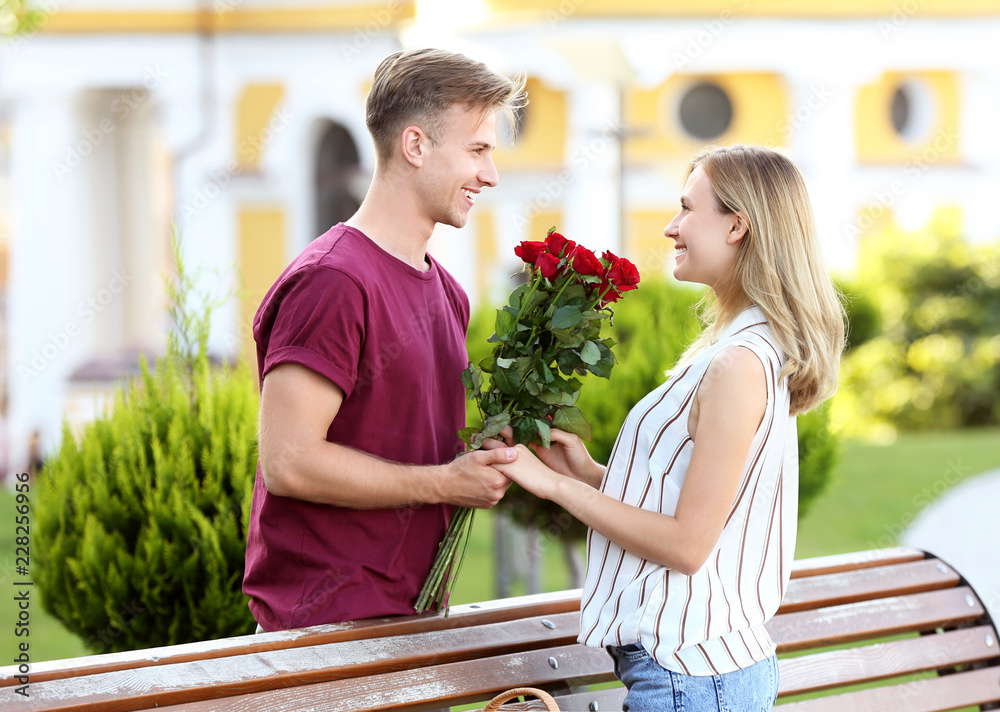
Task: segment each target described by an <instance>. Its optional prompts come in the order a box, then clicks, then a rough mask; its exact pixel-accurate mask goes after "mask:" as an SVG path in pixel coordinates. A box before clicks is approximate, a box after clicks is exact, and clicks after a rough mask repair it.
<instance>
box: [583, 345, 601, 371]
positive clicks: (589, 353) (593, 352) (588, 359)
mask: <svg viewBox="0 0 1000 712" xmlns="http://www.w3.org/2000/svg"><path fill="white" fill-rule="evenodd" d="M580 360H581V361H583V362H584V363H585V364H587V365H588V366H593V365H594V364H596V363H597V362H598V361H600V360H601V352H600V350H599V349H598V348H597V345H596V344H595V343H594V342H593V341H586V342H584V344H583V347H582V348H581V349H580Z"/></svg>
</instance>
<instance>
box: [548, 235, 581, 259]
mask: <svg viewBox="0 0 1000 712" xmlns="http://www.w3.org/2000/svg"><path fill="white" fill-rule="evenodd" d="M545 244H546V245H547V246H548V248H549V252H550V253H551V254H553V255H555V256H556V257H565V256H567V255H570V254H572V252H573V250H574V249H576V243H575V242H573V241H572V240H567V239H566V238H565V237H563V236H562V235H560V234H559V233H558V232H550V233H549V236H548V237H546V238H545Z"/></svg>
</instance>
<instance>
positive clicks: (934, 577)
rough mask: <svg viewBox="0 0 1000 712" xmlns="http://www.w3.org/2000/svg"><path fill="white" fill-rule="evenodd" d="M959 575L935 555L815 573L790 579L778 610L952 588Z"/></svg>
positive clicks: (796, 609) (791, 609) (789, 610)
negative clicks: (918, 559) (932, 557)
mask: <svg viewBox="0 0 1000 712" xmlns="http://www.w3.org/2000/svg"><path fill="white" fill-rule="evenodd" d="M960 581H961V577H960V576H959V575H958V574H957V573H956V572H955V570H954V569H952V568H951V567H950V566H946V565H945V564H944V563H942V562H940V561H938V560H936V559H923V560H920V561H908V562H904V563H900V564H889V565H887V566H879V567H875V568H867V569H855V570H851V571H841V572H837V573H828V574H817V575H815V576H809V577H808V578H800V579H795V580H793V581H791V582H790V584H789V586H788V591H786V592H785V597H784V598H783V599H782V600H781V608H779V609H778V612H779V613H790V612H792V611H800V610H804V609H807V608H817V607H819V606H836V605H840V604H843V603H854V602H857V601H866V600H870V599H873V598H884V597H886V596H902V595H905V594H908V593H920V592H922V591H934V590H938V589H943V588H953V587H955V586H957V585H958V584H959V582H960Z"/></svg>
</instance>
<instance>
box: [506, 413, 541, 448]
mask: <svg viewBox="0 0 1000 712" xmlns="http://www.w3.org/2000/svg"><path fill="white" fill-rule="evenodd" d="M511 428H512V429H513V431H514V440H515V441H516V442H519V443H530V442H534V440H535V435H536V434H537V432H538V426H537V425H535V419H534V418H527V417H524V416H521V417H519V418H515V419H514V420H513V421H511Z"/></svg>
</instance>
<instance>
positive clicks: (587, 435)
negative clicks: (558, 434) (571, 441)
mask: <svg viewBox="0 0 1000 712" xmlns="http://www.w3.org/2000/svg"><path fill="white" fill-rule="evenodd" d="M552 426H553V427H555V428H559V429H560V430H565V431H566V432H567V433H573V434H575V435H578V436H579V437H580V439H582V440H590V439H591V437H593V431H592V430H591V427H590V423H588V422H587V419H586V418H584V417H583V413H582V412H580V409H579V408H574V407H573V406H568V407H565V408H560V409H559V410H557V411H556V414H555V416H554V417H553V418H552Z"/></svg>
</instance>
